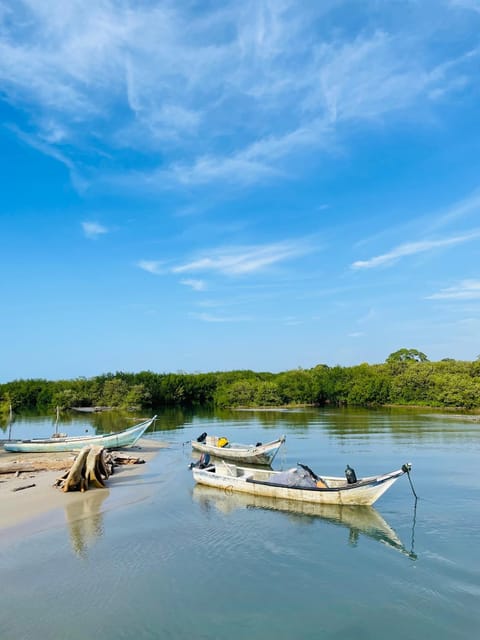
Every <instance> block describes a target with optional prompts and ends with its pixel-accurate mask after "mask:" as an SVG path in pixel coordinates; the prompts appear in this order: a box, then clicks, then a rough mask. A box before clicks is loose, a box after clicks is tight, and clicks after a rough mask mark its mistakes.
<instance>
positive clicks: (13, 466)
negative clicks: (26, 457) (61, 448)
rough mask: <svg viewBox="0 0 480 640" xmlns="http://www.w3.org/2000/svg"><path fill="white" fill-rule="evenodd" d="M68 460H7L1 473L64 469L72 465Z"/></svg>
mask: <svg viewBox="0 0 480 640" xmlns="http://www.w3.org/2000/svg"><path fill="white" fill-rule="evenodd" d="M71 464H72V463H71V461H70V462H69V461H68V460H44V461H41V460H37V461H35V462H7V463H6V464H2V465H0V475H3V474H8V473H25V472H32V471H62V469H68V468H69V467H70V466H71Z"/></svg>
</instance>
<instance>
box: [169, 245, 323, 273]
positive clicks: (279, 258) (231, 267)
mask: <svg viewBox="0 0 480 640" xmlns="http://www.w3.org/2000/svg"><path fill="white" fill-rule="evenodd" d="M311 250H312V249H311V247H309V246H308V245H307V244H306V243H305V242H301V241H298V242H295V243H294V242H285V243H278V244H270V245H253V246H248V247H226V248H222V249H214V250H211V251H209V252H208V255H205V256H201V257H199V258H197V259H195V260H192V261H191V262H186V263H185V264H182V265H179V266H176V267H173V269H172V272H173V273H188V272H197V271H213V272H217V273H222V274H224V275H230V276H236V275H244V274H249V273H254V272H257V271H260V270H262V269H265V268H266V267H270V266H272V265H274V264H276V263H279V262H283V261H285V260H289V259H292V258H295V257H298V256H302V255H305V254H306V253H308V252H310V251H311Z"/></svg>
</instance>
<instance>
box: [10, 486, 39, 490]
mask: <svg viewBox="0 0 480 640" xmlns="http://www.w3.org/2000/svg"><path fill="white" fill-rule="evenodd" d="M36 486H37V485H36V484H24V485H23V486H21V487H15V488H14V489H12V491H22V490H23V489H31V487H36Z"/></svg>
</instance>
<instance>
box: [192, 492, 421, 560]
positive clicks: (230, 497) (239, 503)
mask: <svg viewBox="0 0 480 640" xmlns="http://www.w3.org/2000/svg"><path fill="white" fill-rule="evenodd" d="M192 495H193V498H194V500H196V501H197V502H198V503H199V504H200V506H201V507H202V508H203V509H205V510H211V509H212V508H215V509H217V510H218V511H220V512H221V513H224V514H228V513H231V512H232V511H235V510H236V509H268V510H272V511H281V512H283V513H285V514H287V516H288V517H289V518H290V519H292V520H294V521H296V522H298V523H300V524H313V522H315V521H316V520H318V519H321V520H323V521H325V522H327V523H328V524H331V525H337V526H342V527H345V528H347V529H349V534H348V544H349V545H351V546H356V545H357V544H358V540H359V538H360V536H361V535H364V536H366V537H368V538H371V539H373V540H377V542H381V543H382V544H385V545H387V546H388V547H390V548H392V549H395V550H396V551H399V552H400V553H403V554H404V555H406V556H408V557H409V558H411V559H412V560H416V558H417V555H416V554H415V553H414V552H413V547H412V550H410V551H409V550H408V549H407V548H406V547H405V545H404V544H403V543H402V541H401V540H400V538H399V537H398V535H397V534H396V532H395V531H394V530H393V529H392V527H391V526H390V525H389V524H388V523H387V521H386V520H385V519H384V518H383V517H382V516H381V515H380V514H379V513H378V511H376V509H374V508H373V507H367V506H343V505H333V504H332V505H330V504H313V503H308V502H297V501H295V500H287V499H284V498H266V497H263V496H254V495H248V494H242V493H233V494H232V493H226V492H224V491H221V490H218V489H214V488H212V487H205V486H200V485H195V487H194V488H193V492H192ZM412 535H413V534H412ZM412 541H413V537H412Z"/></svg>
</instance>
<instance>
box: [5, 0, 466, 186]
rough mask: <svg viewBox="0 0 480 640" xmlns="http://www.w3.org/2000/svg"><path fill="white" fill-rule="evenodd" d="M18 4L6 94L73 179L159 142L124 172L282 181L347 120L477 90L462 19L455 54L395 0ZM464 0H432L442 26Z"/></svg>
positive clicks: (110, 168)
mask: <svg viewBox="0 0 480 640" xmlns="http://www.w3.org/2000/svg"><path fill="white" fill-rule="evenodd" d="M10 4H11V6H10V8H9V9H8V11H6V10H5V11H4V12H2V11H1V10H0V82H1V84H2V98H3V99H5V100H6V101H8V103H9V104H10V105H12V106H13V107H16V108H18V109H19V110H21V111H22V112H25V113H27V114H28V116H29V117H28V122H29V132H28V138H25V140H26V141H27V142H28V143H29V144H32V146H35V145H36V148H38V149H39V150H40V151H42V152H43V153H47V154H49V155H50V156H51V157H56V158H57V159H58V160H59V161H60V162H63V163H64V164H66V165H67V166H69V168H70V170H71V172H72V177H75V176H76V175H77V174H83V173H84V172H86V173H87V175H90V173H91V172H90V170H91V168H92V167H96V166H97V164H98V157H99V155H103V157H104V158H108V157H109V156H112V160H111V164H110V165H109V164H108V162H105V165H104V166H105V169H104V171H105V173H108V174H115V175H118V174H128V168H129V167H130V166H131V165H130V164H129V162H128V161H126V162H125V163H124V164H123V165H122V160H121V159H119V154H118V153H116V152H117V151H118V149H119V148H122V149H130V150H135V151H140V152H141V153H142V154H145V155H146V156H147V157H148V156H149V155H150V154H151V156H150V160H151V161H150V162H148V163H146V164H147V165H148V166H149V167H152V166H154V159H157V158H158V155H159V153H161V157H162V164H161V166H157V167H156V168H155V167H154V169H153V170H150V171H144V172H142V171H138V172H134V173H130V174H129V176H130V180H127V181H125V182H126V184H132V182H135V181H142V180H143V181H145V180H149V181H150V183H151V184H155V185H157V186H158V188H163V187H164V186H165V178H166V177H168V178H170V180H171V182H172V183H174V184H176V185H185V184H189V185H205V184H207V183H213V182H220V181H222V182H228V183H232V182H235V183H236V184H247V185H250V184H254V183H256V182H259V181H264V180H271V179H272V178H275V177H278V176H281V177H282V179H284V178H285V176H290V175H292V171H294V170H295V165H294V164H293V163H291V162H287V161H291V160H292V159H294V158H295V157H296V156H297V154H299V153H302V154H306V153H311V154H313V153H315V154H318V152H319V151H322V152H330V151H331V149H332V148H336V145H338V140H339V139H341V140H342V142H343V139H344V137H345V133H346V132H347V131H348V127H349V126H351V125H352V124H354V125H355V126H357V125H358V123H360V122H361V121H368V122H369V126H372V124H374V126H383V125H384V122H385V120H386V119H387V118H390V117H398V116H399V114H401V113H404V114H406V115H407V117H409V118H410V117H412V114H413V115H414V117H422V115H421V114H422V111H423V112H429V108H430V107H431V106H432V105H433V104H434V103H436V102H437V101H438V100H439V98H440V99H442V100H444V99H447V98H448V96H449V95H451V94H452V93H454V92H458V91H463V90H464V89H465V87H468V86H469V83H470V82H472V81H473V80H474V79H475V78H476V68H477V65H478V52H476V51H470V50H469V48H468V47H469V42H465V44H464V45H463V48H462V44H461V43H462V37H461V36H462V32H461V31H460V32H459V33H458V34H457V38H456V42H457V43H459V44H458V45H457V47H455V54H453V53H452V48H450V47H445V48H442V47H438V33H437V32H436V30H435V29H436V27H435V25H433V26H432V25H431V21H428V24H427V21H425V20H418V21H415V20H414V18H415V13H412V14H411V15H412V20H411V24H415V29H413V30H412V31H411V32H409V33H408V35H406V34H405V32H404V30H403V29H404V25H403V23H402V21H399V23H398V24H397V23H396V22H395V21H392V20H391V15H390V12H389V8H388V3H386V4H385V5H384V6H383V7H381V8H377V10H376V11H375V12H371V11H370V7H369V3H364V4H365V6H361V3H360V4H358V3H357V7H356V8H355V11H356V12H357V13H356V16H355V20H351V21H345V20H343V19H342V16H343V15H344V14H343V12H344V11H351V10H352V9H351V7H350V5H349V4H348V3H343V2H342V1H340V2H335V3H331V2H323V3H313V4H312V3H310V4H307V5H305V6H303V8H302V10H299V8H298V4H297V3H295V2H292V1H290V0H283V1H282V2H270V1H268V0H264V1H262V0H245V1H244V2H242V3H238V2H234V1H233V0H232V1H230V2H229V1H227V2H225V3H222V5H221V6H217V5H216V4H215V3H213V4H211V3H208V4H207V5H205V7H204V9H203V10H202V11H201V12H199V11H198V6H196V5H195V3H194V4H193V5H192V4H191V3H136V4H135V3H134V4H132V3H124V2H121V1H116V0H100V1H99V2H97V3H95V5H92V4H91V3H88V6H87V4H85V3H80V2H73V3H72V2H70V3H60V5H59V4H58V3H53V2H52V0H44V1H43V2H39V1H37V2H34V1H31V0H28V1H27V0H23V1H22V0H18V2H16V3H10ZM419 4H421V3H419ZM456 5H457V6H454V5H453V4H450V5H449V4H448V3H439V6H438V9H437V11H438V12H439V13H442V20H439V21H438V23H439V24H446V23H448V22H449V17H450V16H451V14H456V13H458V12H459V10H460V5H461V6H464V7H470V8H472V9H477V7H478V5H477V3H476V2H474V0H457V2H456ZM410 11H412V12H415V11H418V12H419V13H421V11H422V8H421V7H416V6H415V7H413V6H412V7H410ZM472 15H473V14H472ZM323 25H330V27H331V28H325V27H324V26H323ZM338 27H341V28H338ZM459 28H460V27H459ZM206 132H208V134H206ZM225 140H228V148H227V146H226V145H225ZM54 149H55V150H56V151H57V154H56V155H55V153H54ZM113 158H114V159H113ZM287 164H288V166H286V165H287ZM292 165H293V166H292ZM92 173H93V172H92ZM95 176H96V177H97V176H98V178H99V179H100V178H101V177H102V176H101V174H100V173H99V172H96V173H95ZM77 179H78V177H77Z"/></svg>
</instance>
